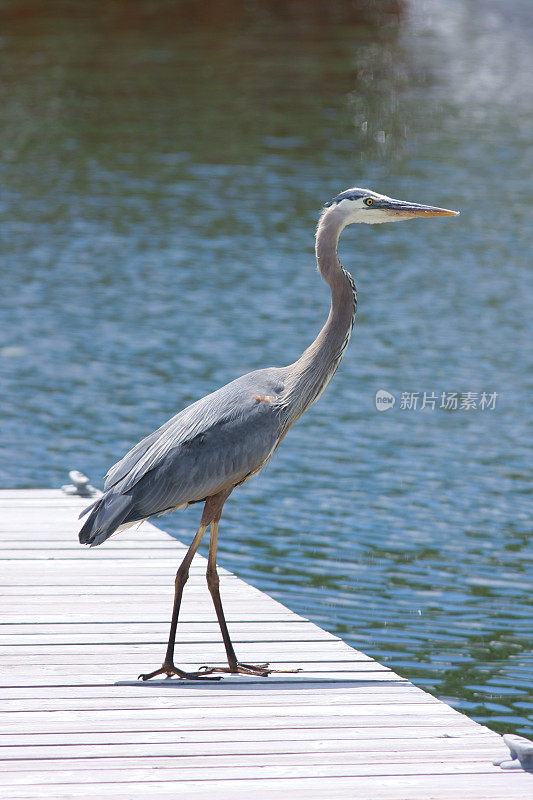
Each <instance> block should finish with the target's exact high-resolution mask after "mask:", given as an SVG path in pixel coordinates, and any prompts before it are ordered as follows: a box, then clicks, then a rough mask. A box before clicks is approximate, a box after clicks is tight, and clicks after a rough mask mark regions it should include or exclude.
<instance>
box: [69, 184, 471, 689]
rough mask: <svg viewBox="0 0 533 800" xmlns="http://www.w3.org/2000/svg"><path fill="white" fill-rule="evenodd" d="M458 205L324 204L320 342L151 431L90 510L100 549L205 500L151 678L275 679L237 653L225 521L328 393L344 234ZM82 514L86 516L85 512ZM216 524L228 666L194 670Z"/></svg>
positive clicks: (343, 334)
mask: <svg viewBox="0 0 533 800" xmlns="http://www.w3.org/2000/svg"><path fill="white" fill-rule="evenodd" d="M457 213H458V212H457V211H449V210H448V209H445V208H436V207H434V206H424V205H418V204H415V203H406V202H403V201H401V200H393V199H392V198H390V197H387V196H386V195H381V194H377V193H376V192H372V191H370V190H368V189H357V188H355V189H347V190H346V191H344V192H342V193H341V194H339V195H337V197H335V198H334V199H333V200H331V202H329V203H327V205H326V206H325V207H324V210H323V212H322V215H321V217H320V221H319V223H318V228H317V232H316V259H317V265H318V271H319V272H320V275H321V276H322V278H323V279H324V280H325V281H326V283H328V284H329V286H330V289H331V308H330V312H329V316H328V318H327V320H326V323H325V325H324V327H323V328H322V330H321V331H320V333H319V334H318V336H317V337H316V339H315V341H314V342H313V343H312V344H311V345H310V346H309V347H308V348H307V350H305V352H304V353H303V354H302V355H301V356H300V358H299V359H298V360H297V361H295V362H294V364H290V365H289V366H287V367H269V368H267V369H259V370H256V371H254V372H249V373H248V374H247V375H243V376H242V377H240V378H237V379H236V380H234V381H232V382H231V383H228V384H227V385H226V386H223V387H222V388H221V389H217V391H215V392H213V393H212V394H209V395H207V396H206V397H202V399H201V400H197V401H196V402H195V403H193V404H192V405H190V406H188V407H187V408H185V409H183V411H180V413H179V414H177V415H176V416H175V417H172V419H170V420H169V421H168V422H166V423H165V424H164V425H162V426H161V427H160V428H158V430H156V431H154V433H151V434H150V435H149V436H147V437H146V438H145V439H143V440H142V441H141V442H139V444H137V445H135V447H134V448H133V449H132V450H130V452H129V453H127V454H126V455H125V456H124V458H123V459H122V460H121V461H119V462H118V463H117V464H115V466H113V467H111V469H110V470H109V472H108V473H107V476H106V482H105V487H104V494H103V495H102V496H101V497H100V498H99V499H98V500H97V501H96V502H95V503H93V505H91V506H89V508H87V509H85V511H83V512H82V515H83V514H86V513H87V512H88V511H90V512H91V513H90V515H89V517H88V518H87V521H86V522H85V524H84V526H83V528H82V529H81V531H80V534H79V539H80V542H81V543H83V544H88V545H90V546H91V547H94V546H95V545H99V544H101V543H102V542H103V541H105V540H106V539H107V538H108V537H109V536H111V535H112V534H113V533H115V531H119V530H121V529H123V528H125V527H128V526H129V525H131V524H133V523H134V522H137V521H139V520H143V519H146V518H147V517H150V516H152V515H155V514H162V513H163V512H165V511H171V510H174V509H176V508H183V507H186V506H188V505H190V504H191V503H198V502H205V506H204V509H203V513H202V518H201V521H200V527H199V528H198V531H197V532H196V535H195V537H194V539H193V541H192V543H191V545H190V547H189V549H188V551H187V554H186V556H185V558H184V559H183V561H182V563H181V565H180V567H179V569H178V571H177V574H176V580H175V593H174V606H173V611H172V621H171V625H170V635H169V640H168V645H167V651H166V655H165V659H164V661H163V664H162V666H161V667H160V668H159V669H156V670H154V671H153V672H150V673H148V674H146V675H140V676H139V678H142V680H148V679H149V678H153V677H155V676H156V675H161V674H166V675H167V676H169V677H170V676H171V675H178V676H179V677H180V678H192V679H208V680H212V679H213V678H212V677H211V673H213V672H231V673H239V672H240V673H245V674H252V675H261V676H267V675H268V674H270V672H272V670H271V669H269V666H268V664H259V665H253V664H243V663H241V662H239V661H238V660H237V657H236V655H235V650H234V649H233V645H232V642H231V639H230V635H229V632H228V627H227V625H226V620H225V618H224V612H223V610H222V603H221V600H220V593H219V579H218V574H217V569H216V552H217V536H218V524H219V520H220V516H221V514H222V508H223V506H224V503H225V502H226V500H227V499H228V497H229V495H230V494H231V492H232V491H233V489H235V487H236V486H240V485H241V484H242V483H244V482H245V481H247V480H248V478H251V477H252V475H255V474H256V473H257V472H259V470H260V469H261V468H262V467H264V465H265V464H266V463H267V461H268V460H269V459H270V458H271V456H272V454H273V453H274V450H275V449H276V448H277V446H278V445H279V443H280V442H281V440H282V439H283V437H284V436H285V434H286V433H287V431H288V430H289V428H290V427H291V425H293V424H294V423H295V422H296V420H297V419H298V418H299V417H300V416H301V415H302V414H303V413H304V411H306V409H308V408H309V406H310V405H311V404H312V403H314V401H315V400H316V399H317V398H318V397H319V396H320V395H321V394H322V392H323V391H324V389H325V388H326V386H327V384H328V383H329V381H330V380H331V378H332V376H333V374H334V372H335V370H336V369H337V367H338V366H339V363H340V360H341V358H342V355H343V353H344V350H345V348H346V345H347V344H348V341H349V339H350V334H351V332H352V328H353V324H354V320H355V312H356V304H357V296H356V291H355V285H354V282H353V279H352V276H351V275H350V273H349V272H347V271H346V270H345V269H343V267H342V266H341V264H340V262H339V260H338V257H337V242H338V239H339V235H340V233H341V231H342V230H343V229H344V228H345V227H346V226H347V225H350V224H351V223H353V222H366V223H371V224H373V223H380V222H398V221H400V220H407V219H412V218H413V217H445V216H454V215H456V214H457ZM82 515H81V516H82ZM209 525H210V526H211V540H210V545H209V557H208V564H207V585H208V587H209V591H210V593H211V596H212V598H213V603H214V606H215V611H216V615H217V619H218V623H219V625H220V630H221V632H222V638H223V640H224V646H225V649H226V655H227V659H228V667H224V668H221V667H211V668H208V667H203V668H201V669H200V670H199V671H198V672H185V671H184V670H182V669H179V668H178V667H176V666H175V665H174V643H175V637H176V628H177V624H178V615H179V610H180V605H181V598H182V594H183V588H184V586H185V583H186V581H187V578H188V575H189V567H190V564H191V561H192V560H193V557H194V554H195V552H196V550H197V548H198V545H199V544H200V541H201V539H202V536H203V535H204V533H205V531H206V530H207V528H208V526H209Z"/></svg>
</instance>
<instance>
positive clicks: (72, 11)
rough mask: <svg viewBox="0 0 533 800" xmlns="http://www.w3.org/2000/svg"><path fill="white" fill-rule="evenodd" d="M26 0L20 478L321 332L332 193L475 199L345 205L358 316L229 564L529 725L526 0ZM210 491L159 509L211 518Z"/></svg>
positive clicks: (253, 495) (131, 432)
mask: <svg viewBox="0 0 533 800" xmlns="http://www.w3.org/2000/svg"><path fill="white" fill-rule="evenodd" d="M2 7H3V26H2V27H3V38H2V41H1V45H2V48H1V50H0V56H1V63H2V79H1V86H0V118H1V122H2V126H3V134H2V142H1V150H2V167H1V182H2V196H1V209H0V211H1V214H2V226H1V236H2V242H3V247H2V253H3V254H2V264H1V281H2V291H1V294H0V313H1V319H2V326H1V330H0V336H1V340H0V379H1V397H2V413H1V432H0V436H1V446H2V459H1V463H0V481H1V485H2V486H4V487H43V486H58V485H60V484H61V483H63V482H64V481H65V479H66V471H67V469H69V468H72V467H76V468H79V469H81V470H83V471H84V472H86V473H87V474H89V475H90V476H91V479H92V480H93V482H94V483H97V484H99V485H101V476H102V475H103V474H104V472H105V471H106V469H107V468H108V466H110V465H111V464H112V463H114V461H116V460H117V459H118V458H119V457H120V456H121V455H122V454H123V453H124V452H125V450H126V449H128V448H129V447H130V446H131V445H132V444H133V443H135V442H136V441H137V440H138V439H139V438H141V437H142V436H144V435H145V434H147V433H148V432H150V431H151V430H152V429H153V428H154V427H156V426H157V425H159V424H160V423H162V422H163V421H164V420H165V419H167V418H168V417H169V416H171V415H172V414H174V413H175V412H176V411H177V410H179V409H180V408H182V407H183V406H184V405H185V404H187V403H189V402H191V401H192V400H194V399H195V398H197V397H199V396H201V395H203V394H205V393H207V392H209V391H211V390H212V389H214V388H216V387H217V386H218V385H220V384H221V383H224V382H226V381H228V380H230V379H232V378H234V377H235V376H237V375H239V374H241V373H243V372H245V371H247V370H251V369H254V368H257V367H261V366H267V365H271V364H286V363H289V362H291V361H293V360H294V359H296V358H297V357H298V355H299V354H300V352H301V351H302V350H303V349H304V348H305V347H306V346H307V344H308V343H309V342H310V341H311V339H312V338H313V337H314V335H315V334H316V332H317V330H318V328H319V327H320V326H321V324H322V322H323V320H324V318H325V316H326V313H327V308H328V302H329V300H328V291H327V287H326V286H325V285H324V284H323V283H322V282H321V281H320V280H319V278H318V276H317V274H316V271H315V269H314V256H313V231H314V226H315V223H316V220H317V215H318V212H319V209H320V206H321V205H322V203H323V202H325V201H327V200H328V199H329V198H330V197H331V196H332V195H334V194H336V193H337V192H338V191H340V190H342V189H344V188H346V187H348V186H352V185H359V186H365V185H366V186H371V187H372V188H374V189H376V190H377V191H382V192H384V193H387V194H390V195H392V196H397V197H400V198H403V199H408V200H414V201H417V202H422V203H425V202H427V203H435V204H438V205H444V206H447V207H451V208H460V209H461V212H462V214H461V217H459V218H457V219H454V220H433V221H427V222H426V221H416V222H412V223H409V224H408V225H407V224H406V225H390V226H386V225H383V226H377V227H370V226H357V227H353V228H350V229H349V230H348V231H346V232H345V234H344V235H343V240H342V243H341V257H342V260H343V262H344V263H345V265H346V266H347V267H349V268H350V269H351V270H352V272H353V274H354V276H355V278H356V282H357V285H358V289H359V315H358V320H357V323H356V328H355V330H354V336H353V339H352V343H351V345H350V347H349V349H348V351H347V352H346V355H345V358H344V361H343V364H342V366H341V368H340V370H339V372H338V373H337V375H336V376H335V379H334V381H333V382H332V384H331V386H330V387H329V388H328V390H327V392H326V393H325V394H324V395H323V397H322V398H321V400H320V402H319V403H318V404H317V405H316V406H314V407H313V409H312V410H311V411H309V413H308V414H307V415H306V416H305V417H304V418H303V419H302V420H301V421H300V422H299V423H298V425H297V426H296V427H295V428H294V429H293V431H292V432H291V434H290V435H289V436H288V438H287V439H286V440H285V441H284V442H283V446H282V447H281V448H280V450H279V451H278V453H277V455H276V457H275V458H274V459H273V461H272V463H271V464H270V465H269V467H268V469H266V470H265V472H264V474H262V475H261V476H259V477H257V478H255V479H254V480H253V481H250V482H249V483H248V484H246V486H244V487H243V488H241V489H240V490H239V491H238V492H236V493H235V496H234V497H232V499H231V500H230V502H229V503H228V504H227V507H226V510H225V516H224V520H223V522H224V524H223V527H222V529H221V541H220V561H221V563H222V564H224V565H225V566H227V567H228V568H230V569H232V570H235V571H236V572H237V573H238V574H239V575H240V576H241V577H243V578H245V579H247V580H248V581H250V582H251V583H253V584H255V585H257V586H259V587H260V588H262V589H265V590H266V591H267V592H269V593H271V594H272V595H274V596H275V597H277V598H279V599H280V600H282V601H283V602H285V603H287V604H288V605H289V606H290V607H291V608H293V609H294V610H295V611H298V612H301V613H302V614H304V615H306V616H309V617H310V618H311V619H313V620H315V621H316V622H318V623H319V624H321V625H322V626H324V627H325V628H327V629H329V630H332V631H334V632H336V633H338V634H340V635H341V636H342V637H343V638H344V639H345V640H346V641H348V642H350V643H351V644H353V645H355V646H356V647H359V648H361V649H362V650H364V651H366V652H368V653H370V654H371V655H373V656H375V657H377V658H378V659H380V660H381V661H382V662H385V663H387V664H389V665H391V666H392V667H394V668H395V669H396V670H398V671H399V672H400V673H402V674H404V675H406V676H407V677H409V678H411V679H412V680H413V681H415V682H416V683H418V684H419V685H421V686H423V687H425V688H427V689H429V690H430V691H432V692H434V693H435V694H437V695H438V696H439V697H441V698H443V699H445V700H447V701H448V702H450V703H452V704H453V705H454V706H456V707H458V708H460V709H462V710H464V711H466V712H467V713H468V714H470V715H471V716H473V717H474V718H475V719H477V720H480V721H483V722H486V723H488V724H489V725H491V726H492V727H493V728H495V729H496V730H498V731H515V732H522V733H525V734H529V735H531V733H532V732H533V697H532V688H533V674H532V673H533V654H532V651H531V635H532V633H533V625H532V621H531V611H532V608H531V590H532V585H533V564H532V558H531V555H532V551H531V544H530V541H529V540H528V538H527V537H528V533H529V513H530V510H531V506H530V494H528V488H529V484H528V481H527V467H528V464H527V459H528V449H527V433H528V430H527V424H528V416H529V405H530V403H529V400H528V395H527V392H528V390H530V388H531V387H530V382H529V376H530V375H531V346H530V345H531V333H532V332H531V323H530V320H531V312H530V308H528V296H527V284H526V270H527V267H528V266H529V263H528V255H529V251H528V248H529V237H528V227H529V224H530V213H531V212H530V195H531V182H530V181H531V168H532V162H531V149H530V150H529V151H528V144H529V141H528V140H529V137H530V133H531V125H532V122H533V111H532V99H533V97H532V95H533V89H532V87H533V83H532V81H531V75H532V74H533V54H532V48H531V32H532V27H533V6H532V5H531V3H529V2H527V0H509V1H508V2H504V0H501V1H500V2H498V1H497V0H482V2H476V3H474V2H469V1H468V0H450V1H449V2H446V3H445V2H439V0H427V2H416V3H415V2H411V3H410V2H407V1H406V2H401V0H396V2H394V1H393V0H390V1H389V0H385V1H384V2H380V3H377V2H369V1H368V0H359V2H349V3H348V2H347V3H342V2H338V3H333V4H326V3H309V2H303V1H302V2H290V0H289V2H261V3H259V2H257V3H253V2H238V1H237V0H234V1H233V2H218V3H208V2H197V3H191V2H164V1H163V0H162V1H161V2H159V1H158V0H140V1H138V0H131V1H130V2H128V3H124V2H118V1H114V0H111V1H108V2H105V3H104V2H102V3H98V2H93V3H73V2H59V1H58V0H47V2H44V0H43V2H37V0H35V1H34V2H31V1H30V0H17V1H16V2H4V3H3V6H2ZM362 228H363V229H362ZM379 389H386V390H388V391H390V392H392V393H393V394H394V395H395V396H396V398H397V402H396V405H395V407H394V408H393V409H391V410H389V411H387V412H386V413H379V412H377V411H376V408H375V402H374V398H375V393H376V391H377V390H379ZM402 392H420V393H421V394H422V393H423V392H435V393H436V394H437V395H438V396H439V398H440V394H441V393H442V392H459V393H462V392H476V393H478V400H479V397H480V395H481V393H482V392H487V393H497V398H496V406H495V408H494V409H492V410H491V409H485V410H481V409H479V408H477V409H472V410H469V411H467V410H456V411H452V410H448V411H447V410H443V409H440V408H438V407H437V408H435V410H431V409H428V408H426V409H425V410H423V411H422V410H420V408H418V409H417V410H410V411H409V410H407V409H402V408H401V407H400V397H401V393H402ZM439 404H440V400H439V402H438V403H437V406H438V405H439ZM198 513H199V509H198V508H194V509H191V510H189V511H188V512H187V513H186V514H183V513H179V514H175V515H173V516H171V517H165V519H164V523H163V524H164V527H165V528H166V529H167V530H169V531H171V532H172V533H174V534H175V535H177V536H178V537H179V538H181V539H184V540H187V539H190V537H191V536H192V533H193V531H194V530H195V527H196V525H197V521H198V520H197V517H198ZM139 535H142V533H141V532H140V533H139ZM73 536H75V532H74V531H73Z"/></svg>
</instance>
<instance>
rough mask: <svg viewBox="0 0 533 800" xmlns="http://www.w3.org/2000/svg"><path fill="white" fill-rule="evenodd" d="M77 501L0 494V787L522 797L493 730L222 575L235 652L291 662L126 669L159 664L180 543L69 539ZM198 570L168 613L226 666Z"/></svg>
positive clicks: (22, 795)
mask: <svg viewBox="0 0 533 800" xmlns="http://www.w3.org/2000/svg"><path fill="white" fill-rule="evenodd" d="M87 502H88V501H87V499H86V498H85V499H83V498H80V497H78V496H67V495H65V494H64V493H63V492H61V491H48V490H21V491H15V490H13V491H9V490H7V491H2V492H0V512H1V513H0V558H1V559H2V561H3V567H4V569H3V578H2V581H1V585H2V586H1V589H0V592H1V593H2V594H3V597H2V612H3V613H2V618H3V622H4V625H3V626H2V632H1V634H0V649H1V654H2V657H1V662H0V663H1V668H0V683H1V687H0V693H1V699H0V709H1V711H2V717H3V720H2V728H1V732H0V745H1V747H0V759H1V769H2V798H3V800H12V799H14V798H18V799H19V800H34V798H35V799H36V798H53V800H64V798H83V800H85V798H87V797H97V798H98V800H108V798H109V799H110V800H111V798H112V799H113V800H137V799H139V800H140V799H141V798H142V799H143V800H144V799H145V798H146V797H149V798H150V800H157V798H160V797H165V798H182V797H187V798H189V797H190V798H210V800H211V798H216V800H230V798H231V800H239V799H240V798H249V797H250V795H252V796H255V797H256V798H257V800H270V798H273V799H274V798H275V799H276V800H286V799H287V798H290V800H304V798H305V800H343V798H351V799H353V798H361V800H367V799H368V798H372V800H407V799H408V800H429V798H433V799H435V798H436V799H437V800H452V798H453V800H458V798H461V799H462V798H465V799H466V798H468V800H481V798H484V799H485V800H488V799H489V798H493V799H494V800H526V799H527V798H531V797H533V776H532V775H530V774H528V773H526V772H523V771H518V770H516V771H515V770H513V771H503V770H502V769H500V768H499V767H498V766H495V765H494V764H493V763H492V762H493V760H494V759H495V758H501V760H505V759H506V758H507V759H508V754H507V750H506V748H505V745H504V742H503V740H502V738H501V737H500V736H498V735H497V734H495V733H493V732H492V731H490V730H488V729H487V728H485V727H483V726H482V725H478V724H477V723H475V722H473V721H472V720H470V719H469V718H468V717H465V716H464V715H462V714H460V713H458V712H457V711H454V710H453V709H452V708H450V707H449V706H447V705H446V704H445V703H442V702H440V701H438V700H436V699H435V698H433V697H431V695H428V694H427V693H425V692H423V691H422V690H420V689H418V688H416V687H414V686H413V685H412V684H411V683H409V682H408V681H406V680H404V679H403V678H401V677H400V676H398V675H396V674H395V673H394V672H392V671H391V670H389V669H388V668H386V667H384V666H382V665H381V664H378V663H377V662H375V661H373V660H372V659H371V658H369V657H368V656H366V655H365V654H363V653H360V652H358V651H356V650H354V649H353V648H351V647H349V646H348V645H346V644H345V643H344V642H342V641H341V640H340V639H338V638H337V637H335V636H333V635H331V634H329V633H327V632H325V631H323V630H321V629H320V628H318V627H317V626H316V625H313V624H312V623H310V622H309V621H308V620H306V619H304V618H303V617H301V616H298V615H297V614H294V613H293V612H291V611H290V610H289V609H287V608H285V607H284V606H282V605H281V604H280V603H278V602H276V601H275V600H273V599H272V598H270V597H268V596H267V595H266V594H264V593H263V592H260V591H258V590H257V589H254V588H253V587H251V586H249V585H247V584H246V583H244V582H243V581H241V580H240V579H239V578H237V577H236V576H234V575H232V574H231V573H229V572H227V571H226V570H222V569H221V570H220V575H221V591H222V596H223V600H224V603H225V609H226V613H227V618H228V625H229V627H230V630H231V633H232V635H233V639H234V642H235V646H236V648H237V654H238V656H239V657H240V658H242V659H243V660H245V661H252V662H253V661H265V660H268V661H270V662H271V664H272V665H273V666H274V667H277V668H281V669H283V668H284V667H285V668H293V667H302V668H303V671H302V672H300V673H298V674H295V675H291V674H285V675H283V674H278V675H273V676H271V677H269V678H258V677H252V676H244V675H240V676H224V677H223V679H222V680H221V681H220V682H215V683H207V682H206V683H201V682H187V681H179V680H176V679H172V680H163V681H151V682H147V683H142V682H140V681H137V680H136V676H137V675H138V674H139V672H141V671H143V670H146V669H153V668H155V667H156V666H157V665H158V664H160V663H161V659H162V657H163V653H164V649H165V644H166V639H167V635H168V626H169V620H170V611H171V604H172V590H173V581H174V575H175V571H176V569H177V566H178V565H179V562H180V560H181V557H182V556H183V553H184V549H185V548H184V545H182V544H180V543H179V542H177V541H175V540H174V539H172V538H171V537H170V536H168V535H167V534H165V533H164V532H162V531H160V530H158V529H156V528H155V527H153V526H152V525H149V524H146V523H145V524H144V525H143V527H142V531H141V532H139V533H137V532H136V529H131V530H129V531H126V532H124V533H123V534H121V535H120V536H118V537H117V538H113V539H110V540H109V541H108V542H106V543H105V544H104V545H103V546H102V547H100V548H98V549H97V550H88V549H87V548H84V547H81V546H80V545H79V544H78V542H77V530H78V527H79V523H78V521H77V516H78V513H79V511H80V510H81V509H82V508H83V507H84V506H85V505H86V504H87ZM189 514H191V512H189ZM184 519H185V518H184ZM189 527H190V528H191V530H192V529H193V528H194V525H191V523H190V522H189ZM205 567H206V560H205V559H203V558H201V557H199V556H198V557H197V558H196V559H195V561H194V562H193V565H192V568H191V577H190V580H189V583H188V584H187V587H186V589H185V594H184V603H183V614H182V616H180V623H179V626H178V635H177V645H176V663H177V664H179V665H180V666H184V667H185V668H186V669H189V668H190V669H196V668H197V667H198V666H199V665H201V664H206V663H209V664H213V663H220V664H223V663H225V652H224V648H223V645H222V641H221V637H220V632H219V630H218V625H217V622H216V617H215V614H214V611H213V609H212V605H211V598H210V596H209V593H208V591H207V587H206V584H205V575H204V572H205Z"/></svg>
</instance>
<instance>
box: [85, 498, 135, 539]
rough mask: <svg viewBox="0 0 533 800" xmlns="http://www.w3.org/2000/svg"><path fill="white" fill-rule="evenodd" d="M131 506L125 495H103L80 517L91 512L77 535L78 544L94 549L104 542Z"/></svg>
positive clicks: (130, 501)
mask: <svg viewBox="0 0 533 800" xmlns="http://www.w3.org/2000/svg"><path fill="white" fill-rule="evenodd" d="M132 506H133V501H132V499H131V497H129V496H128V495H127V494H114V493H112V492H108V493H107V494H104V495H103V497H100V499H99V500H97V501H96V503H93V505H92V506H89V508H87V509H85V511H82V513H81V515H80V516H83V514H85V513H86V512H87V511H91V513H90V515H89V516H88V517H87V519H86V520H85V524H84V526H83V528H82V529H81V531H80V533H79V540H80V543H81V544H88V545H90V547H96V545H98V544H102V542H105V540H106V539H108V538H109V536H111V534H112V533H114V532H115V531H116V529H117V528H118V527H119V526H120V525H122V523H123V522H124V521H125V520H126V517H127V516H128V514H129V513H130V511H131V509H132Z"/></svg>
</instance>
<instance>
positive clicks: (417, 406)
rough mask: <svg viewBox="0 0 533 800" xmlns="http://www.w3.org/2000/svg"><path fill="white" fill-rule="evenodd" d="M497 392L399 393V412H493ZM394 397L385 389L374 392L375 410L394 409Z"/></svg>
mask: <svg viewBox="0 0 533 800" xmlns="http://www.w3.org/2000/svg"><path fill="white" fill-rule="evenodd" d="M497 399H498V393H497V392H401V393H400V400H399V403H398V408H399V409H400V411H424V409H429V410H430V411H435V410H436V409H443V410H445V411H494V410H495V408H496V402H497ZM395 404H396V397H395V396H394V395H393V394H391V392H387V391H386V390H385V389H379V390H378V391H377V392H376V408H377V410H378V411H388V410H389V409H390V408H394V406H395Z"/></svg>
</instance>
